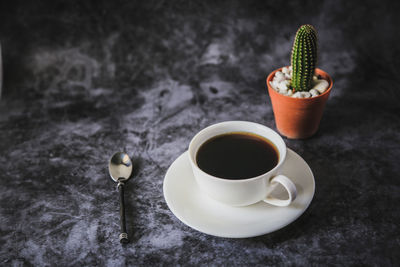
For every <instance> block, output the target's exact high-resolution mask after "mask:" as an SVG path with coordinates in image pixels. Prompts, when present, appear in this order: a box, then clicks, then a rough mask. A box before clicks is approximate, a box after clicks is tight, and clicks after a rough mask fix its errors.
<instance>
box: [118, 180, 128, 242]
mask: <svg viewBox="0 0 400 267" xmlns="http://www.w3.org/2000/svg"><path fill="white" fill-rule="evenodd" d="M118 191H119V216H120V225H121V234H120V235H119V242H121V243H122V244H126V243H128V242H129V239H128V233H127V232H126V221H125V200H124V183H122V182H118Z"/></svg>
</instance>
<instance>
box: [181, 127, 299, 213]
mask: <svg viewBox="0 0 400 267" xmlns="http://www.w3.org/2000/svg"><path fill="white" fill-rule="evenodd" d="M230 132H247V133H252V134H256V135H259V136H261V137H264V138H266V139H268V140H269V141H271V142H272V143H273V144H274V145H275V147H276V148H277V150H278V153H279V160H278V164H277V165H276V166H275V167H274V168H273V169H272V170H270V171H268V172H267V173H264V174H262V175H259V176H257V177H253V178H247V179H239V180H236V179H235V180H234V179H232V180H231V179H224V178H219V177H215V176H212V175H210V174H208V173H206V172H204V171H203V170H201V169H200V168H199V166H198V165H197V161H196V155H197V151H198V150H199V148H200V146H201V145H202V144H204V143H205V142H206V141H207V140H209V139H210V138H212V137H215V136H217V135H221V134H226V133H230ZM285 158H286V145H285V142H284V141H283V139H282V138H281V136H280V135H279V134H278V133H276V132H275V131H273V130H272V129H270V128H268V127H266V126H264V125H261V124H258V123H254V122H248V121H226V122H221V123H217V124H214V125H211V126H209V127H207V128H205V129H203V130H201V131H200V132H199V133H198V134H196V135H195V136H194V137H193V139H192V141H191V142H190V144H189V159H190V164H191V166H192V169H193V174H194V177H195V179H196V182H197V184H198V186H199V187H200V189H201V191H202V192H204V193H205V194H207V195H208V196H210V197H211V198H213V199H215V200H217V201H219V202H222V203H225V204H228V205H231V206H247V205H251V204H254V203H257V202H259V201H265V202H267V203H269V204H272V205H275V206H282V207H283V206H288V205H290V203H292V202H293V200H294V199H295V198H296V195H297V191H296V186H295V185H294V183H293V182H292V181H291V180H290V179H289V178H288V177H286V176H284V175H282V174H280V171H281V169H282V166H283V164H284V162H285ZM278 184H281V185H282V186H283V187H284V188H285V189H286V191H287V193H288V196H289V197H288V199H277V198H274V197H272V196H270V194H271V192H272V191H273V190H274V189H275V187H276V185H278Z"/></svg>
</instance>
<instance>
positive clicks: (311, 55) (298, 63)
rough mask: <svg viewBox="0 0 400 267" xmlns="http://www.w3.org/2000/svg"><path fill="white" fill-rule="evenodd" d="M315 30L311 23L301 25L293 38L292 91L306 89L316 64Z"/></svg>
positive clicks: (308, 87)
mask: <svg viewBox="0 0 400 267" xmlns="http://www.w3.org/2000/svg"><path fill="white" fill-rule="evenodd" d="M317 49H318V48H317V31H316V30H315V28H314V27H313V26H311V25H303V26H301V27H300V28H299V29H298V30H297V33H296V37H295V38H294V43H293V49H292V58H291V64H292V69H293V71H292V84H291V85H292V88H293V91H308V90H309V89H310V88H311V82H312V80H313V75H314V72H315V65H316V64H317Z"/></svg>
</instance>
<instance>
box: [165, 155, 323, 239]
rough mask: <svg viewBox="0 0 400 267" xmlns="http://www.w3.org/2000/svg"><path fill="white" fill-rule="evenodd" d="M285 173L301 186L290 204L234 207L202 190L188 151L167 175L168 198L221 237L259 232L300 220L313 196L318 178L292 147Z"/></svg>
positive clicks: (191, 222) (180, 213)
mask: <svg viewBox="0 0 400 267" xmlns="http://www.w3.org/2000/svg"><path fill="white" fill-rule="evenodd" d="M282 174H284V175H286V176H288V177H290V178H291V180H292V181H293V182H294V183H295V185H296V188H297V192H298V195H297V198H296V200H295V201H294V202H293V203H292V204H290V206H288V207H275V206H272V205H269V204H267V203H265V202H263V201H261V202H258V203H256V204H253V205H250V206H246V207H231V206H228V205H225V204H222V203H220V202H217V201H215V200H213V199H212V198H210V197H208V196H207V195H205V194H203V193H202V192H200V189H199V188H198V186H197V183H196V181H195V179H194V176H193V172H192V169H191V166H190V163H189V158H188V153H187V152H185V153H183V154H182V155H181V156H179V157H178V158H177V159H176V160H175V161H174V162H173V163H172V165H171V166H170V167H169V169H168V171H167V173H166V175H165V179H164V185H163V191H164V198H165V201H166V202H167V205H168V207H169V209H170V210H171V211H172V213H173V214H174V215H175V216H176V217H177V218H178V219H179V220H181V221H182V222H183V223H185V224H186V225H188V226H190V227H191V228H193V229H195V230H198V231H200V232H203V233H205V234H209V235H214V236H219V237H230V238H245V237H253V236H259V235H263V234H267V233H271V232H273V231H276V230H278V229H280V228H282V227H285V226H286V225H288V224H289V223H291V222H293V221H294V220H296V219H297V218H298V217H299V216H300V215H301V214H303V212H304V211H305V210H306V209H307V207H308V205H309V204H310V203H311V200H312V199H313V196H314V191H315V182H314V176H313V174H312V172H311V169H310V167H309V166H308V164H307V163H306V162H305V161H304V159H303V158H302V157H300V156H299V155H298V154H296V153H295V152H294V151H293V150H291V149H288V153H287V156H286V162H285V163H284V166H283V168H282Z"/></svg>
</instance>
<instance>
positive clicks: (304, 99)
mask: <svg viewBox="0 0 400 267" xmlns="http://www.w3.org/2000/svg"><path fill="white" fill-rule="evenodd" d="M284 67H287V68H288V67H289V66H284ZM284 67H281V68H279V69H276V70H274V71H272V72H271V73H270V74H269V75H268V77H267V80H266V81H267V86H268V89H271V90H272V91H273V92H274V93H276V94H278V95H280V96H281V97H283V98H287V99H293V101H312V100H315V99H317V98H319V97H322V96H324V95H326V94H328V93H329V92H330V91H331V89H332V86H333V81H332V78H331V76H330V75H329V74H328V73H327V72H326V71H323V70H322V69H319V68H315V70H316V72H317V74H322V75H323V76H326V78H328V82H329V87H328V89H327V90H326V91H325V92H323V93H322V94H320V95H318V96H314V97H307V98H295V97H291V96H287V95H282V94H281V93H279V92H277V91H276V90H275V89H274V88H272V86H271V85H270V84H269V82H270V81H272V78H273V77H274V76H275V73H276V72H277V71H280V70H282V69H283V68H284Z"/></svg>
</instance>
